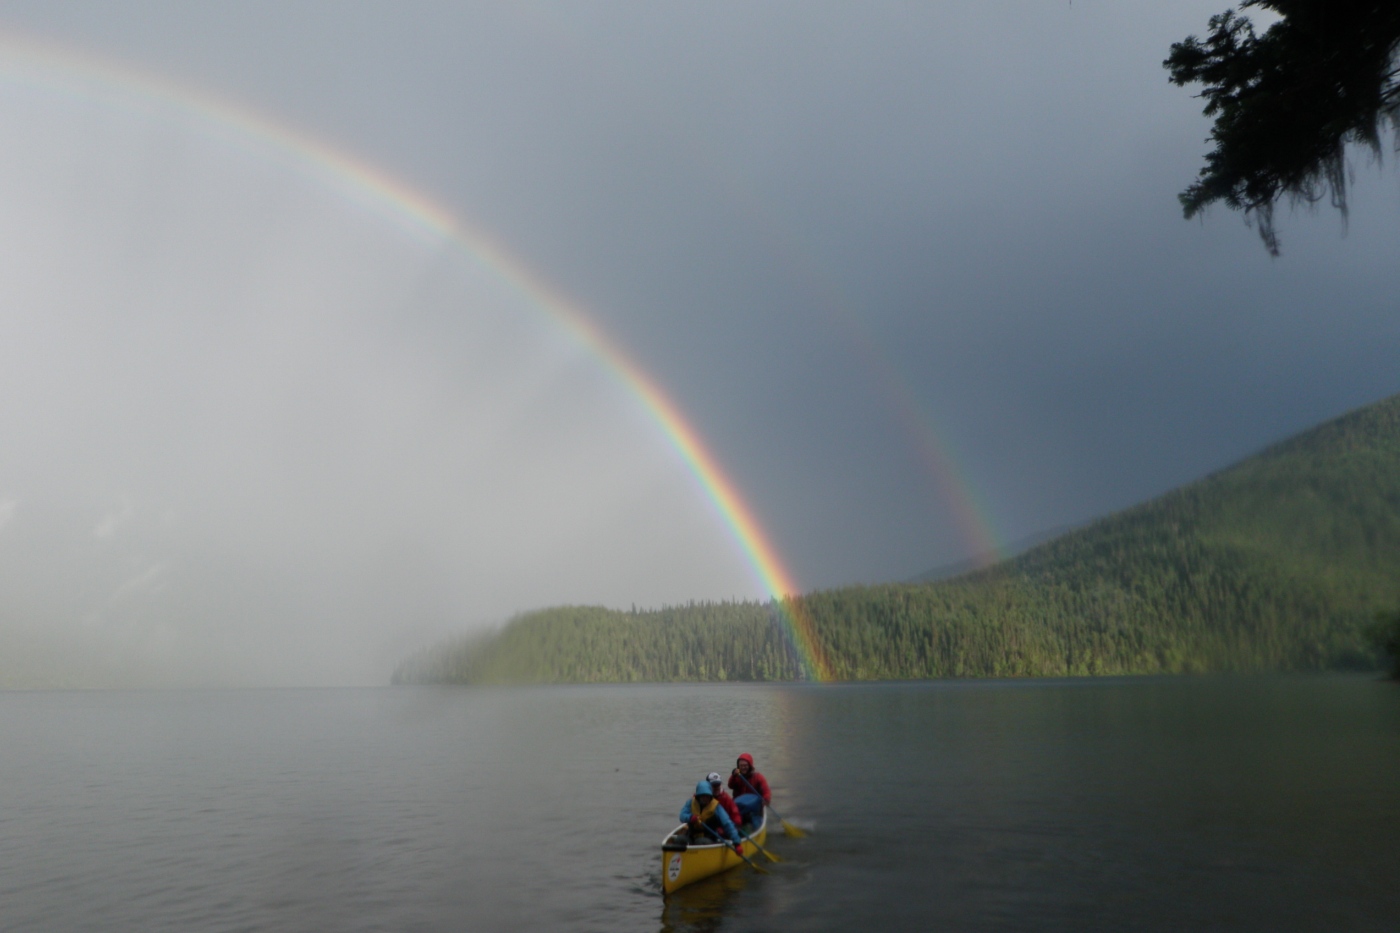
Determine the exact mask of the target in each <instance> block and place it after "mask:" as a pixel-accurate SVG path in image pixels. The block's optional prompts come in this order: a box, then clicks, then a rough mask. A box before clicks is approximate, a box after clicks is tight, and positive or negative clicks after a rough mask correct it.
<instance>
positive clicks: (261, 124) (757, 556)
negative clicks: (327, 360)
mask: <svg viewBox="0 0 1400 933" xmlns="http://www.w3.org/2000/svg"><path fill="white" fill-rule="evenodd" d="M0 80H7V81H11V82H15V83H25V82H29V83H34V84H38V85H41V86H43V87H46V88H48V89H57V90H60V91H63V92H67V93H70V94H74V95H77V96H80V97H83V98H86V99H103V100H107V101H112V102H114V103H116V102H119V101H120V100H121V99H125V100H133V101H137V102H140V103H142V104H145V105H147V106H149V105H156V106H159V107H166V108H170V109H172V110H174V111H176V112H179V113H181V114H183V115H185V116H186V117H188V118H190V120H191V123H192V124H193V125H194V126H195V127H198V128H202V129H204V130H205V131H206V132H207V133H208V135H209V136H211V137H213V138H216V139H221V140H224V141H227V142H230V143H233V144H239V145H242V146H244V147H245V148H251V149H253V150H254V151H255V152H257V151H260V152H263V153H266V154H267V155H268V156H273V157H280V158H282V159H285V160H287V161H289V162H291V163H292V164H294V165H296V166H298V167H299V168H300V169H301V170H302V171H303V172H304V173H305V174H306V175H307V176H308V177H310V178H312V179H314V180H315V181H317V182H318V183H320V184H322V185H324V186H326V187H327V188H329V189H330V190H332V191H334V192H336V193H337V194H339V195H340V196H342V197H345V198H347V199H349V200H351V201H352V202H355V203H358V204H361V205H363V206H365V207H367V208H368V209H370V210H371V211H373V212H375V213H378V214H380V215H383V216H385V217H388V218H392V219H394V220H396V221H398V222H399V223H401V224H403V225H405V226H407V227H408V228H410V229H411V230H413V231H414V232H416V233H417V234H419V235H421V236H424V237H427V238H429V239H430V240H435V241H437V242H440V243H443V244H447V245H450V246H452V247H454V248H456V249H459V250H460V251H461V252H463V253H465V254H466V255H467V256H469V257H470V258H472V259H473V260H474V261H475V262H476V263H477V264H478V265H479V266H480V267H481V268H482V269H484V270H485V271H487V272H488V273H489V274H491V275H493V276H495V277H496V278H497V279H498V280H499V281H501V282H503V283H504V284H506V285H507V286H508V287H509V288H510V289H512V290H513V291H514V292H515V293H516V294H518V295H519V296H520V297H522V298H523V299H524V300H525V301H526V302H527V303H528V304H529V305H530V306H532V307H534V308H535V309H537V310H538V311H540V312H541V313H543V314H545V315H546V316H547V317H548V318H549V319H550V320H552V321H554V322H555V323H556V324H557V325H558V326H559V327H560V328H561V329H562V330H563V331H565V332H566V333H567V334H568V335H569V336H570V337H572V338H573V339H574V340H575V341H576V342H577V343H578V344H579V345H580V346H582V347H583V348H584V349H585V350H586V351H587V352H588V353H589V354H591V355H592V356H593V357H594V358H595V359H596V360H597V361H598V363H599V364H600V365H601V366H602V367H603V368H604V369H605V370H606V371H607V372H608V373H610V374H611V375H612V376H613V377H614V378H615V379H616V380H617V381H618V382H619V383H621V385H622V386H623V387H624V388H625V389H626V390H627V391H628V393H629V394H630V395H631V396H632V397H634V398H635V399H636V400H637V402H638V403H639V404H640V405H641V406H642V408H643V409H644V410H645V411H646V412H647V413H648V414H649V415H650V416H651V419H652V420H653V421H654V422H655V424H656V425H657V426H658V428H659V429H660V430H661V433H662V434H663V436H664V437H665V438H666V440H667V441H668V442H669V443H670V444H671V446H672V447H673V448H674V449H675V450H676V451H677V453H678V454H679V455H680V457H681V460H682V461H683V462H684V463H685V465H686V467H687V468H688V469H689V471H690V472H691V474H692V475H693V476H694V478H695V480H696V481H697V482H698V484H699V486H700V488H701V489H702V490H703V491H704V494H705V495H706V496H707V497H708V498H709V499H710V500H711V501H712V502H713V503H714V505H715V507H716V508H717V509H718V511H719V514H720V515H721V516H722V518H723V521H724V523H725V525H726V527H727V528H728V530H729V532H730V534H731V536H732V538H733V539H734V541H735V542H736V544H737V545H738V547H739V548H740V550H741V551H742V553H743V554H744V556H745V558H746V560H747V561H748V563H749V564H750V565H751V567H752V568H753V571H754V573H755V574H756V576H757V578H758V579H759V581H760V582H761V584H762V585H763V587H764V589H766V590H767V591H768V592H769V593H770V594H771V596H772V597H773V599H774V602H775V604H776V605H777V607H778V608H779V610H780V615H781V617H782V619H783V621H784V625H785V628H786V630H787V634H788V637H789V638H790V640H791V643H792V645H793V647H794V649H795V651H796V652H797V655H798V658H799V661H800V663H801V665H802V667H803V669H804V671H805V673H806V675H807V676H808V677H809V678H811V679H814V680H819V681H824V680H830V679H832V677H831V667H830V665H829V663H828V662H827V659H826V656H825V653H824V651H823V650H822V647H821V644H820V641H819V639H818V638H817V635H816V632H815V628H814V626H813V622H812V620H811V618H810V616H809V615H808V614H807V613H806V612H805V610H803V608H802V607H801V606H800V604H798V603H795V602H794V601H793V600H792V599H790V598H789V597H791V596H794V595H796V594H798V593H799V592H800V588H799V587H798V585H797V584H796V582H795V580H794V578H793V576H792V574H791V573H790V572H789V570H788V569H787V567H786V565H785V564H784V562H783V560H782V559H781V557H780V555H779V553H778V551H777V549H776V548H775V547H774V545H773V543H772V540H771V539H770V537H769V535H768V534H767V533H766V532H765V531H764V529H763V527H762V526H761V525H760V524H759V522H758V519H757V517H756V515H755V514H754V511H753V509H752V508H751V507H750V506H749V504H748V503H747V502H746V501H745V500H744V498H743V496H742V495H741V494H740V492H739V489H738V487H737V486H735V484H734V483H733V481H732V480H731V479H730V478H729V477H728V476H727V475H726V473H725V471H724V470H723V469H722V468H721V466H720V464H719V461H718V460H717V459H716V457H715V456H714V454H713V452H712V451H711V450H710V449H709V448H708V447H707V446H706V444H705V443H704V441H703V439H702V438H701V436H700V434H699V432H698V431H696V429H695V428H694V426H693V425H692V424H691V423H690V422H689V420H688V419H687V418H686V417H685V416H684V414H683V413H682V411H681V409H680V408H679V406H677V405H676V403H675V402H674V401H673V400H672V399H671V398H670V397H669V396H668V395H667V394H666V392H665V391H664V390H663V389H662V387H661V385H660V384H659V383H658V382H657V381H656V380H655V379H654V378H653V377H652V376H651V375H650V374H649V373H647V372H646V371H645V370H644V369H643V368H642V367H641V365H639V364H638V363H637V362H636V361H635V360H633V359H632V357H631V356H629V355H628V354H627V353H626V352H625V351H624V349H623V348H622V346H621V345H620V344H619V343H617V342H616V341H615V340H614V339H613V338H612V337H610V336H609V335H608V334H607V333H606V332H605V331H604V330H603V328H602V327H601V326H599V324H598V323H597V322H596V321H595V320H594V319H593V318H592V317H591V316H590V315H588V314H587V313H586V312H585V311H584V309H583V308H581V307H580V306H579V305H578V304H577V303H575V302H573V301H571V300H570V299H568V298H567V297H566V296H564V295H563V294H561V293H560V292H558V291H557V290H556V289H554V288H553V287H552V286H551V285H550V284H549V283H548V282H547V281H546V280H545V279H544V278H543V277H542V276H541V275H539V274H538V273H536V272H535V271H533V270H531V269H530V268H529V267H528V266H527V265H526V264H525V263H524V262H523V261H521V260H520V259H519V258H518V257H516V256H514V255H513V254H512V253H510V252H509V251H508V250H507V249H506V248H505V247H504V246H502V245H501V244H500V243H499V242H497V241H496V240H495V239H494V238H493V237H492V236H490V234H489V233H488V232H487V231H485V230H483V229H481V228H480V227H477V226H473V225H471V224H470V223H468V222H466V221H465V220H463V219H461V218H459V217H457V216H455V215H454V214H453V212H451V211H449V210H447V209H445V208H444V207H442V206H441V205H439V204H437V203H436V202H435V201H433V200H432V199H431V198H429V197H428V196H426V195H425V194H423V193H422V192H420V191H418V190H416V189H414V188H413V187H412V186H410V185H408V184H406V183H404V182H403V181H401V180H400V179H397V178H395V177H394V176H392V175H390V174H388V173H387V172H385V171H383V170H381V169H379V168H377V167H375V166H373V165H371V164H369V163H368V162H366V161H364V160H361V159H359V158H356V157H355V156H354V155H352V154H350V153H348V152H345V151H344V150H342V149H339V148H336V147H334V146H332V145H330V144H328V143H326V142H325V141H323V140H320V139H317V138H316V137H314V136H312V135H310V134H308V133H304V132H302V131H299V130H296V129H294V128H292V127H290V126H287V125H285V124H283V123H280V122H278V121H277V120H275V119H272V118H271V117H269V116H267V115H265V114H262V113H260V112H258V111H256V110H253V109H251V108H249V107H247V106H245V105H243V104H240V103H237V102H235V101H232V100H229V99H226V98H223V97H220V96H218V95H215V94H212V93H209V92H207V91H204V90H201V89H198V88H193V87H189V86H186V85H183V84H179V83H176V82H174V81H171V80H169V79H166V78H163V77H160V76H158V75H153V74H149V73H146V72H143V71H140V70H138V69H135V68H133V67H131V66H129V65H126V64H122V63H118V62H113V61H109V60H106V59H103V58H100V57H98V56H96V55H93V54H91V53H88V52H83V51H78V50H75V49H71V48H67V47H63V46H57V45H53V44H50V43H42V42H39V41H36V40H33V39H29V38H20V37H16V36H13V35H7V36H0Z"/></svg>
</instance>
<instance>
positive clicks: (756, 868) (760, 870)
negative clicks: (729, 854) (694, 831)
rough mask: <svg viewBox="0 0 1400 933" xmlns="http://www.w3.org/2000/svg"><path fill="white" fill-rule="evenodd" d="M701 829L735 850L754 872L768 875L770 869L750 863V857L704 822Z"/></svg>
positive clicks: (701, 823) (701, 822)
mask: <svg viewBox="0 0 1400 933" xmlns="http://www.w3.org/2000/svg"><path fill="white" fill-rule="evenodd" d="M700 828H701V829H703V830H705V832H707V833H709V834H710V835H711V836H714V837H715V838H716V839H718V840H719V841H720V842H722V843H724V844H725V845H727V846H729V848H731V849H733V850H734V854H735V855H737V856H739V858H741V859H743V860H744V863H745V864H747V865H748V866H749V867H750V868H752V869H753V870H754V871H756V872H758V873H759V874H760V875H766V874H768V869H766V868H764V867H763V866H761V865H755V864H754V863H753V862H750V861H749V857H748V856H747V855H745V854H744V853H742V852H740V851H739V850H738V849H737V848H736V847H735V845H734V843H732V842H730V841H729V840H728V839H725V838H724V837H723V836H721V835H720V834H719V833H717V832H715V831H714V830H713V829H711V828H710V827H709V826H707V825H706V824H705V822H704V821H703V820H702V821H700Z"/></svg>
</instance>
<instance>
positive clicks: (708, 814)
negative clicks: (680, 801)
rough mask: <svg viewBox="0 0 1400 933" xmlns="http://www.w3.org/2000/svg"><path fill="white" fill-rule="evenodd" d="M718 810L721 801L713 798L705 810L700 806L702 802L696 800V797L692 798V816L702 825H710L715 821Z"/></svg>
mask: <svg viewBox="0 0 1400 933" xmlns="http://www.w3.org/2000/svg"><path fill="white" fill-rule="evenodd" d="M718 809H719V801H718V800H716V799H715V798H713V797H711V798H710V802H709V803H708V804H707V805H706V806H705V807H703V808H702V807H701V806H700V801H698V800H696V799H695V798H694V797H691V798H690V816H691V818H692V819H697V820H699V821H700V822H702V823H708V822H710V820H713V819H715V818H716V817H715V811H716V810H718Z"/></svg>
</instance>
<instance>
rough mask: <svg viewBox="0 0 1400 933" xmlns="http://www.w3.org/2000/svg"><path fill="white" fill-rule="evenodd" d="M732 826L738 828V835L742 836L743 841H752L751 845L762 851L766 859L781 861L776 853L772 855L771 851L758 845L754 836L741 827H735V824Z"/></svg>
mask: <svg viewBox="0 0 1400 933" xmlns="http://www.w3.org/2000/svg"><path fill="white" fill-rule="evenodd" d="M734 828H735V829H738V830H739V835H741V836H743V837H744V841H745V842H750V843H753V847H754V848H755V849H757V850H758V851H760V852H762V853H763V854H764V855H765V856H766V857H767V859H768V861H770V862H781V861H782V859H780V858H778V857H777V856H776V855H774V854H773V853H772V852H769V851H768V850H767V849H765V848H763V846H761V845H759V844H758V840H756V839H754V837H752V836H750V835H749V834H748V833H746V832H744V831H743V830H742V829H739V827H737V826H735V827H734Z"/></svg>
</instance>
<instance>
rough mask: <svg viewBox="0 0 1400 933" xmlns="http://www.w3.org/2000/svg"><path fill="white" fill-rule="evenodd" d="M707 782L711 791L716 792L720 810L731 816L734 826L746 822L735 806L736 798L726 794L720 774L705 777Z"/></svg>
mask: <svg viewBox="0 0 1400 933" xmlns="http://www.w3.org/2000/svg"><path fill="white" fill-rule="evenodd" d="M705 780H707V781H709V782H710V789H711V790H713V791H714V792H715V799H716V800H718V801H719V805H720V809H722V810H724V812H725V813H728V814H729V818H730V819H731V820H733V821H734V825H735V826H738V825H739V824H740V823H742V822H744V818H743V817H742V816H741V815H740V814H739V808H738V807H736V806H734V798H733V797H731V796H729V794H728V793H726V792H725V790H724V778H722V777H720V776H719V772H718V771H711V772H710V773H709V774H707V775H706V776H705Z"/></svg>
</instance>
